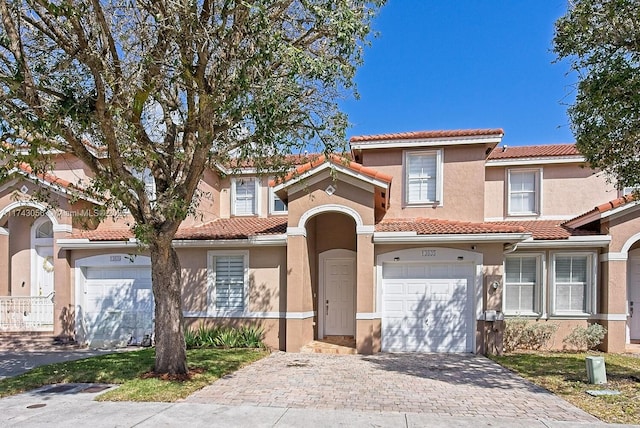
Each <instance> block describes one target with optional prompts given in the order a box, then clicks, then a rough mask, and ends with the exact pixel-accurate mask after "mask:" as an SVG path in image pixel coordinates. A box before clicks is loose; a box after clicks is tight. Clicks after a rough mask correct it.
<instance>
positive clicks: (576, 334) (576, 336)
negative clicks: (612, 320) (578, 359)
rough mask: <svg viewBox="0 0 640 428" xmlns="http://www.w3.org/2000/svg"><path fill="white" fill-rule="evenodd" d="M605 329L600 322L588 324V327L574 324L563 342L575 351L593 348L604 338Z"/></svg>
mask: <svg viewBox="0 0 640 428" xmlns="http://www.w3.org/2000/svg"><path fill="white" fill-rule="evenodd" d="M605 334H607V329H606V328H605V327H603V326H602V325H600V324H590V325H589V326H588V327H582V326H576V327H575V328H574V329H573V330H572V331H571V333H570V334H569V335H568V336H567V337H565V338H564V340H563V342H564V343H565V344H567V345H570V346H572V347H573V348H575V349H576V350H577V351H586V350H589V349H594V348H596V347H597V346H598V345H600V343H602V339H604V335H605Z"/></svg>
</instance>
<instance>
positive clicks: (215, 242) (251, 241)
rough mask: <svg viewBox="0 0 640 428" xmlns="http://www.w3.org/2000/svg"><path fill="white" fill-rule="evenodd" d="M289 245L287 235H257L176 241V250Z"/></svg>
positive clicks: (174, 244) (174, 243)
mask: <svg viewBox="0 0 640 428" xmlns="http://www.w3.org/2000/svg"><path fill="white" fill-rule="evenodd" d="M286 245H287V235H286V234H281V235H256V236H251V237H249V238H247V239H176V240H174V241H173V246H174V248H210V247H216V248H217V247H230V246H235V247H248V246H249V247H253V246H262V247H283V246H286Z"/></svg>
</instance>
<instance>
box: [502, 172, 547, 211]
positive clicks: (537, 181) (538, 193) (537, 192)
mask: <svg viewBox="0 0 640 428" xmlns="http://www.w3.org/2000/svg"><path fill="white" fill-rule="evenodd" d="M514 173H518V174H523V173H533V174H534V181H533V184H534V186H535V188H534V191H533V194H534V198H535V199H534V208H533V211H514V209H513V207H512V206H511V194H512V192H513V191H512V189H511V176H512V174H514ZM542 173H543V170H542V168H509V169H507V215H509V216H515V217H518V216H539V215H542Z"/></svg>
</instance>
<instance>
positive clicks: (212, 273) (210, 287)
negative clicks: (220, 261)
mask: <svg viewBox="0 0 640 428" xmlns="http://www.w3.org/2000/svg"><path fill="white" fill-rule="evenodd" d="M234 256H235V257H237V256H241V257H242V258H243V260H242V261H243V287H242V308H218V304H217V289H216V274H217V272H216V258H218V257H234ZM248 296H249V251H248V250H228V251H223V250H219V251H218V250H216V251H208V252H207V308H208V311H209V312H213V313H220V314H227V315H228V314H244V313H245V312H247V309H248V304H249V300H248Z"/></svg>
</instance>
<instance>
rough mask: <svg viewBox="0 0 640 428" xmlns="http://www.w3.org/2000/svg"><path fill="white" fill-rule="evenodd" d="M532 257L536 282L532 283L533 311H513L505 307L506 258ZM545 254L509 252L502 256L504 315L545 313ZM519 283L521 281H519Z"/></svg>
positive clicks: (537, 315) (506, 284)
mask: <svg viewBox="0 0 640 428" xmlns="http://www.w3.org/2000/svg"><path fill="white" fill-rule="evenodd" d="M523 257H534V258H535V259H536V282H535V284H534V291H533V293H534V295H533V299H534V302H533V311H530V312H529V311H527V312H522V311H513V310H509V309H507V295H508V282H507V259H509V258H523ZM545 271H546V263H545V254H544V253H516V254H509V255H506V256H505V257H504V261H503V271H502V272H503V282H502V283H503V284H504V287H503V289H502V311H503V313H504V314H505V316H523V317H536V318H539V317H542V316H544V314H545V312H546V311H545V310H546V308H545V304H544V303H545V300H546V292H545V290H546V287H545V285H546V284H545V277H546V276H545ZM519 284H521V283H519Z"/></svg>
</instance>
